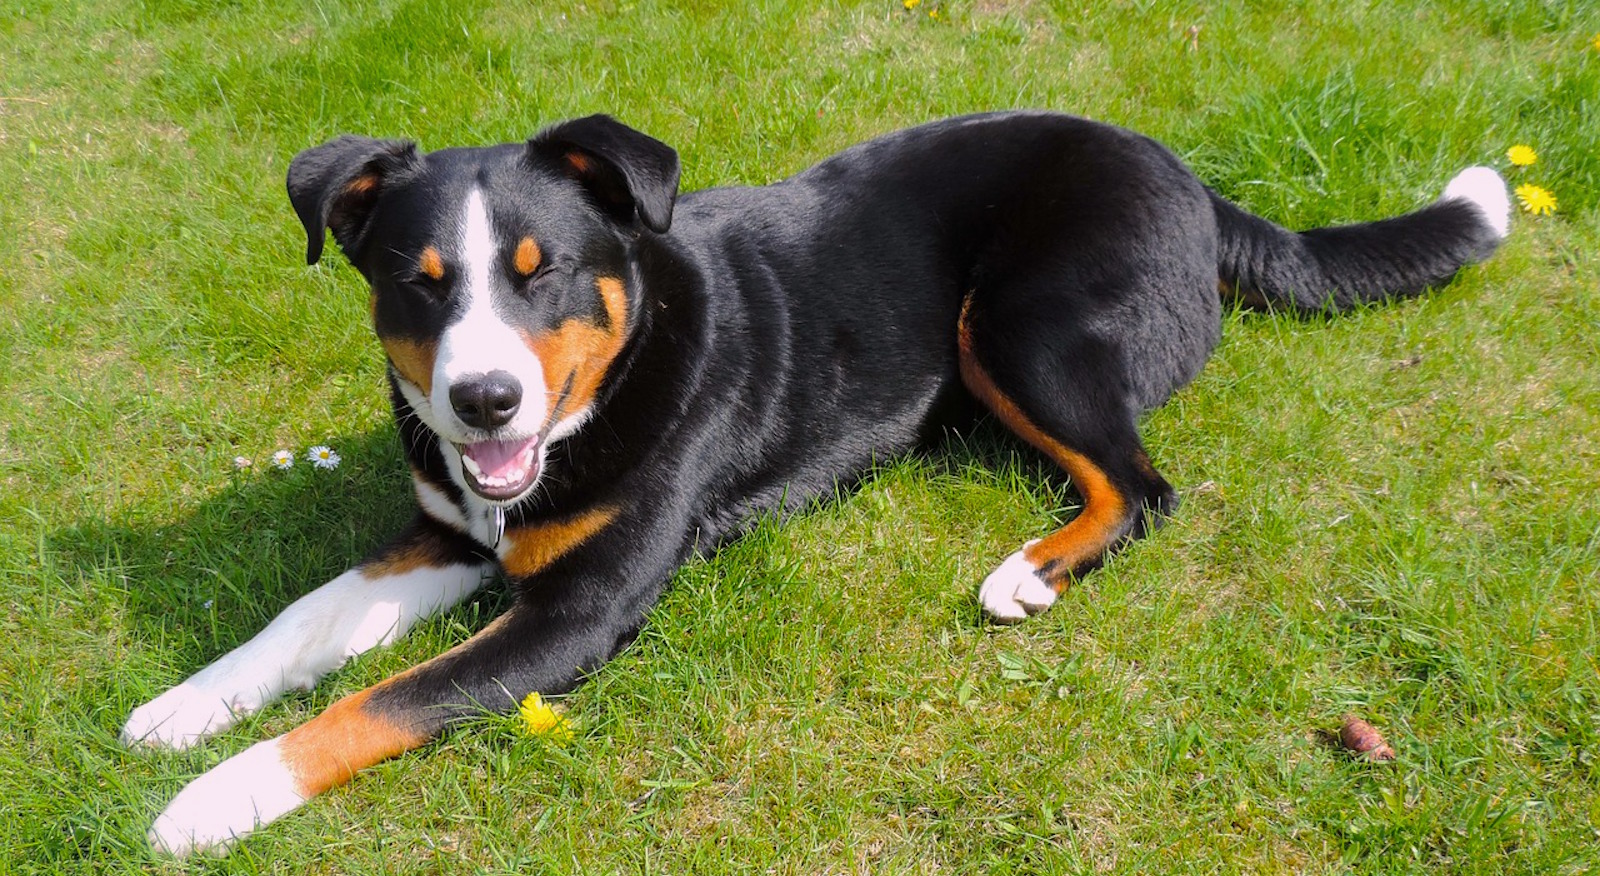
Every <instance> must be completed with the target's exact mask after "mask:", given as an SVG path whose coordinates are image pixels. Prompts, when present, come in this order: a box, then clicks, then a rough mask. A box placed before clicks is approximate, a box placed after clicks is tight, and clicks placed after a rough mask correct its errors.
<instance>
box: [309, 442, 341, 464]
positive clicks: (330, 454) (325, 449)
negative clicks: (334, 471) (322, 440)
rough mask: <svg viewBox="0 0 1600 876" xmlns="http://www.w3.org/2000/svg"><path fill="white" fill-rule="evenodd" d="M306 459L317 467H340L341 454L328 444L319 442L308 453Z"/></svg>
mask: <svg viewBox="0 0 1600 876" xmlns="http://www.w3.org/2000/svg"><path fill="white" fill-rule="evenodd" d="M306 459H307V460H309V461H310V462H311V464H312V465H314V466H316V467H317V468H338V467H339V454H337V453H335V452H334V451H333V448H332V447H329V446H327V445H326V444H318V445H317V446H316V447H313V448H311V450H309V451H308V452H307V453H306Z"/></svg>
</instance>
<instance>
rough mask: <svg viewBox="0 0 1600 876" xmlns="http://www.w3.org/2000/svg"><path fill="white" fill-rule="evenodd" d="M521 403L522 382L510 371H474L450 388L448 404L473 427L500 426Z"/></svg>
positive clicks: (514, 414) (515, 411)
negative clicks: (478, 372) (481, 372)
mask: <svg viewBox="0 0 1600 876" xmlns="http://www.w3.org/2000/svg"><path fill="white" fill-rule="evenodd" d="M521 406H522V384H521V383H520V382H518V380H517V378H516V377H515V376H514V375H512V374H511V373H510V372H506V371H490V372H489V373H488V374H478V375H474V376H473V377H470V378H467V379H466V380H462V381H460V382H458V383H456V384H455V385H454V386H451V387H450V407H451V408H452V409H454V410H455V412H456V416H458V417H460V418H461V422H463V423H466V424H467V425H468V426H471V427H472V428H474V429H493V428H496V427H497V426H504V425H505V424H507V423H509V422H511V418H512V417H514V416H516V414H517V408H518V407H521Z"/></svg>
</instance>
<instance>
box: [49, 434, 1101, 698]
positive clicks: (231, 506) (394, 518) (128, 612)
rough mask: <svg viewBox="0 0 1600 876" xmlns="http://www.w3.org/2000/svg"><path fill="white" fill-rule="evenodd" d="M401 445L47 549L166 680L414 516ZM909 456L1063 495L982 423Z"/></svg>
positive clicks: (347, 443)
mask: <svg viewBox="0 0 1600 876" xmlns="http://www.w3.org/2000/svg"><path fill="white" fill-rule="evenodd" d="M398 442H399V439H398V437H397V436H396V433H395V430H394V428H393V426H390V425H387V424H386V425H384V426H382V427H379V428H375V429H373V430H371V431H368V432H365V433H359V434H353V435H348V436H343V437H339V438H335V439H333V440H331V441H330V442H329V444H330V446H332V447H333V448H334V449H335V450H337V452H338V453H339V454H340V456H341V462H340V465H339V466H338V467H337V468H335V469H332V470H326V469H319V468H316V467H315V466H314V465H313V464H312V463H311V462H310V461H308V460H307V459H306V458H305V453H304V451H303V450H302V451H300V452H299V454H298V455H297V458H296V460H295V462H294V465H293V466H291V467H290V468H288V469H287V470H279V469H277V468H276V467H275V466H274V465H273V464H272V461H271V459H270V458H268V457H265V456H264V457H262V458H258V459H254V460H252V462H251V465H250V466H248V467H247V468H243V469H239V470H236V471H231V472H230V473H228V474H227V475H225V476H226V477H228V478H229V482H228V484H227V486H225V487H223V488H222V489H220V490H218V491H217V492H215V493H214V494H213V495H212V496H210V497H209V498H207V499H205V500H204V501H201V502H200V503H198V504H197V505H195V506H194V507H193V508H192V510H190V511H188V512H187V513H185V514H184V515H183V516H182V517H181V518H180V519H176V520H172V521H170V522H155V523H149V522H145V521H141V520H139V519H138V515H137V514H132V515H129V518H130V519H129V520H125V521H103V520H95V521H88V522H84V523H81V524H79V525H77V526H74V527H71V528H68V529H64V530H59V531H57V532H56V533H54V534H53V535H52V536H51V537H50V544H49V547H50V549H51V552H52V554H53V556H55V557H56V558H57V560H58V562H60V563H61V564H62V565H63V572H64V573H65V574H67V575H70V576H72V578H73V579H76V580H82V581H95V582H101V583H109V584H110V585H111V586H112V587H113V588H114V589H116V590H117V596H118V597H120V599H121V603H122V605H121V623H122V624H123V626H124V627H125V630H124V633H123V637H124V639H125V640H126V641H129V642H130V643H134V647H133V648H131V649H129V651H128V655H127V658H128V659H129V660H130V661H132V662H133V664H134V667H133V668H134V670H135V671H134V675H140V674H154V675H156V676H158V677H159V676H162V675H172V676H173V678H172V680H174V681H176V680H178V679H180V678H182V677H186V676H187V675H188V674H190V673H192V672H194V671H196V670H198V669H200V668H201V667H203V666H204V665H206V664H207V663H209V662H210V661H212V660H215V659H216V658H218V657H220V656H221V655H222V654H224V653H226V652H227V651H229V650H231V649H232V648H234V647H236V646H238V645H239V644H241V643H243V642H244V641H246V640H247V639H249V638H250V637H251V636H253V635H255V634H256V633H257V632H259V631H260V629H261V628H262V627H264V626H265V625H266V624H267V623H268V622H270V621H271V620H272V618H273V617H274V616H276V615H277V614H278V613H279V612H280V611H282V610H283V609H284V608H285V607H286V606H287V605H288V604H289V603H291V602H293V601H294V600H295V599H297V598H299V597H300V596H302V595H304V594H306V593H308V592H310V591H311V590H313V589H315V588H316V587H317V586H319V585H321V584H322V583H324V582H326V581H328V580H330V579H332V578H333V577H334V576H336V575H338V574H339V573H341V572H343V571H344V570H346V569H348V568H349V567H350V566H352V565H354V564H355V563H357V562H359V561H360V560H361V559H362V558H363V557H365V556H366V555H368V553H370V552H371V551H372V550H373V549H375V548H377V547H378V546H379V545H381V544H382V543H383V542H384V541H385V540H386V539H388V538H389V537H390V536H391V535H393V534H394V533H395V532H397V531H398V530H399V529H400V527H401V526H402V525H403V524H404V523H405V522H406V521H407V520H409V519H410V518H411V516H412V515H414V514H415V513H416V499H415V493H414V492H413V490H412V486H411V481H410V477H409V474H408V470H407V468H406V464H405V461H404V458H403V456H402V454H401V452H400V447H399V443H398ZM915 453H916V454H917V455H919V456H920V458H921V461H922V462H923V463H924V464H925V465H924V472H925V476H927V477H940V476H945V477H957V478H960V477H964V476H970V474H971V472H972V471H973V470H974V469H975V468H976V469H979V470H988V471H990V472H995V473H998V472H1000V471H1002V470H1011V471H1012V472H1013V473H1021V474H1022V475H1023V477H1024V479H1026V480H1028V481H1030V482H1032V483H1035V484H1037V485H1038V486H1039V487H1042V488H1044V489H1045V490H1047V491H1049V493H1054V494H1057V495H1061V494H1062V493H1063V492H1064V491H1065V490H1066V484H1065V481H1064V479H1063V476H1062V475H1061V473H1060V472H1059V470H1058V469H1056V468H1055V467H1054V466H1053V465H1051V464H1050V463H1049V462H1048V461H1047V460H1045V459H1044V458H1043V457H1042V456H1040V455H1038V454H1036V453H1034V452H1032V450H1031V448H1027V447H1025V446H1023V445H1022V444H1021V443H1020V442H1016V441H1014V440H1011V439H1010V438H1009V436H1008V435H1006V434H1005V433H1004V430H1003V429H1001V428H1000V427H999V426H997V425H996V424H994V423H993V422H992V421H990V420H987V419H986V420H984V421H982V422H979V423H976V424H971V425H970V427H969V428H968V429H966V430H963V431H962V432H961V433H960V434H954V433H952V434H950V435H947V436H946V437H945V438H944V440H940V441H937V442H935V443H934V444H932V445H931V446H929V447H927V448H924V449H922V450H919V451H916V452H915ZM1019 470H1020V471H1019ZM876 477H877V474H876V473H875V472H868V473H866V474H865V475H864V476H863V477H862V478H861V479H859V480H858V481H855V482H853V483H848V484H845V483H841V485H840V490H839V491H838V493H837V494H836V495H835V497H833V498H828V499H823V500H820V501H819V502H817V503H813V504H812V505H811V506H810V507H809V508H807V509H805V510H800V511H799V512H798V513H797V515H791V516H804V515H805V514H808V513H811V512H814V511H816V510H818V508H819V507H825V506H829V505H836V504H838V503H839V502H846V503H847V502H850V501H851V500H852V499H853V497H854V496H855V495H856V494H857V493H859V492H860V491H861V489H862V488H863V487H864V486H865V485H867V484H870V483H871V482H872V481H873V480H874V478H876ZM1047 495H1048V493H1047ZM1066 495H1071V494H1070V493H1066ZM739 540H740V539H739V538H734V539H732V541H731V542H730V544H731V543H734V542H737V541H739ZM728 546H729V545H723V547H724V548H725V547H728ZM701 559H704V557H702V558H701ZM699 561H700V560H691V563H692V562H699ZM506 590H507V589H506V588H505V587H504V586H503V585H491V586H490V587H488V588H486V589H485V591H484V592H483V593H481V594H479V596H477V597H476V598H475V599H474V600H472V601H469V603H468V604H467V606H464V607H463V608H460V609H457V610H456V611H457V612H469V613H470V615H471V616H472V617H474V618H476V619H477V621H482V620H483V619H485V618H487V617H492V616H493V615H494V614H495V613H497V612H498V611H499V610H500V609H502V608H503V607H504V605H505V603H506V601H507V600H508V599H509V596H508V595H507V592H506ZM477 621H475V623H476V622H477ZM143 670H150V672H149V673H144V672H143ZM158 692H159V691H156V690H151V691H146V692H144V693H145V694H146V695H152V694H154V693H158ZM122 693H123V694H124V695H129V694H131V693H132V692H128V691H123V692H122Z"/></svg>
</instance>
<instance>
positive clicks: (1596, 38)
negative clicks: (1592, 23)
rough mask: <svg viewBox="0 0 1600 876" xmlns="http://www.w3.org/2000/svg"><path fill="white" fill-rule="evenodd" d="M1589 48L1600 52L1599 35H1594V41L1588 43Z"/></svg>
mask: <svg viewBox="0 0 1600 876" xmlns="http://www.w3.org/2000/svg"><path fill="white" fill-rule="evenodd" d="M1589 47H1590V48H1592V49H1594V50H1595V51H1597V52H1600V33H1597V34H1595V35H1594V39H1593V40H1590V41H1589Z"/></svg>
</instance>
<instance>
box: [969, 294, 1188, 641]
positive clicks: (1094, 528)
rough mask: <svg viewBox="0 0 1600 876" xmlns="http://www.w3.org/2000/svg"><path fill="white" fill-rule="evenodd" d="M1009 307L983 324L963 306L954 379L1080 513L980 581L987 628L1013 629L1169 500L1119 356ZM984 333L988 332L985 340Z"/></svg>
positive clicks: (1056, 318) (982, 316) (1068, 328)
mask: <svg viewBox="0 0 1600 876" xmlns="http://www.w3.org/2000/svg"><path fill="white" fill-rule="evenodd" d="M1045 304H1046V305H1047V306H1045V307H1040V308H1038V311H1044V310H1048V311H1049V313H1048V314H1046V313H1044V312H1032V313H1030V312H1028V311H1030V310H1034V307H1033V306H1032V305H1031V304H1030V303H1029V302H1027V301H1025V300H1024V301H1017V302H1010V303H1008V304H1007V305H1005V306H1004V310H1005V311H1007V312H1004V313H994V312H990V313H985V312H984V310H983V308H984V303H983V302H978V303H977V304H976V305H975V304H974V298H973V296H968V299H967V301H966V302H965V303H964V304H963V307H962V312H961V322H960V325H959V329H958V332H959V334H958V341H959V355H960V366H961V378H962V381H963V382H964V383H965V384H966V386H967V388H968V389H969V390H970V391H971V392H972V393H973V395H974V396H976V397H977V398H978V399H979V400H980V401H981V402H982V403H983V404H984V405H985V406H986V407H988V408H989V410H990V411H991V412H993V413H994V415H995V417H996V418H998V419H999V420H1000V421H1001V422H1002V423H1004V424H1005V426H1006V427H1007V428H1008V429H1010V430H1011V431H1012V432H1014V433H1016V434H1017V435H1018V436H1019V437H1021V438H1022V439H1024V440H1025V441H1027V442H1028V443H1029V444H1032V445H1033V446H1034V447H1035V448H1037V449H1038V450H1040V451H1041V452H1043V453H1044V454H1045V455H1046V456H1048V457H1049V458H1050V459H1051V460H1052V461H1054V462H1055V463H1056V464H1057V465H1060V466H1061V467H1062V468H1063V469H1065V470H1066V472H1067V474H1068V476H1069V477H1070V478H1071V479H1072V483H1073V486H1074V487H1075V488H1076V489H1077V491H1078V493H1079V494H1080V495H1081V496H1082V497H1083V508H1082V510H1081V511H1080V512H1079V513H1078V515H1077V516H1076V517H1074V518H1073V519H1072V520H1071V521H1069V522H1068V523H1067V525H1066V526H1064V527H1062V528H1061V529H1059V530H1057V531H1056V532H1054V533H1051V534H1050V535H1047V536H1045V537H1044V538H1041V539H1037V540H1035V541H1031V542H1029V543H1028V544H1027V545H1025V546H1024V547H1023V548H1022V549H1021V550H1019V551H1017V552H1016V553H1014V554H1012V555H1011V556H1010V557H1008V558H1007V559H1006V560H1005V562H1004V563H1002V564H1001V565H1000V567H999V568H998V569H996V570H995V571H994V572H993V573H992V574H990V575H989V577H988V578H987V579H986V580H985V581H984V582H983V586H982V587H981V588H980V590H979V601H980V602H981V603H982V605H983V609H984V611H985V612H987V613H988V614H989V616H990V617H991V618H993V619H994V620H996V621H999V622H1002V623H1014V622H1016V621H1019V620H1022V619H1023V618H1025V617H1027V616H1029V615H1032V614H1036V613H1038V612H1040V611H1043V610H1044V609H1046V608H1048V607H1049V606H1050V605H1051V604H1052V603H1054V602H1055V600H1056V598H1057V596H1059V595H1060V593H1061V592H1062V591H1063V590H1065V589H1066V587H1067V585H1068V584H1069V583H1071V581H1072V580H1073V579H1074V578H1076V577H1077V576H1080V575H1083V574H1085V573H1087V572H1089V571H1090V570H1092V569H1094V568H1095V567H1097V566H1099V565H1100V564H1101V563H1102V562H1103V561H1104V560H1105V558H1106V557H1107V555H1108V554H1109V553H1110V552H1111V551H1112V550H1114V549H1115V548H1116V547H1118V546H1119V545H1121V544H1123V543H1124V542H1126V541H1128V540H1130V539H1133V538H1139V537H1141V536H1143V535H1144V534H1145V530H1146V526H1147V518H1146V514H1147V512H1148V513H1149V514H1151V515H1152V517H1151V518H1150V519H1151V520H1154V521H1156V522H1159V519H1160V517H1161V516H1163V515H1165V514H1167V513H1169V512H1170V511H1171V510H1173V509H1174V508H1175V507H1176V504H1177V494H1176V493H1175V492H1174V491H1173V489H1172V487H1171V486H1170V485H1169V484H1168V483H1167V482H1166V481H1165V480H1164V479H1163V478H1162V477H1161V475H1160V474H1158V473H1157V472H1156V471H1155V469H1154V468H1153V467H1152V466H1151V464H1150V460H1149V457H1148V456H1147V455H1146V454H1145V451H1144V447H1143V445H1142V444H1141V442H1140V440H1139V433H1138V429H1137V426H1136V423H1135V417H1136V416H1137V410H1136V408H1135V402H1134V399H1133V398H1132V395H1131V393H1130V390H1129V388H1128V386H1127V385H1126V384H1127V383H1128V381H1127V375H1126V374H1125V372H1124V369H1125V367H1126V365H1125V364H1124V360H1123V358H1122V351H1121V350H1119V349H1117V347H1116V345H1115V344H1114V343H1112V342H1110V341H1108V340H1106V339H1104V338H1097V337H1094V336H1092V335H1091V334H1090V333H1089V332H1087V331H1085V330H1083V329H1082V327H1081V326H1080V325H1078V324H1076V323H1075V322H1074V320H1073V319H1071V315H1070V314H1063V313H1062V311H1063V310H1064V309H1066V307H1065V305H1063V304H1062V303H1060V302H1059V301H1048V302H1045ZM987 327H992V333H990V332H986V331H985V329H986V328H987Z"/></svg>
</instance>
